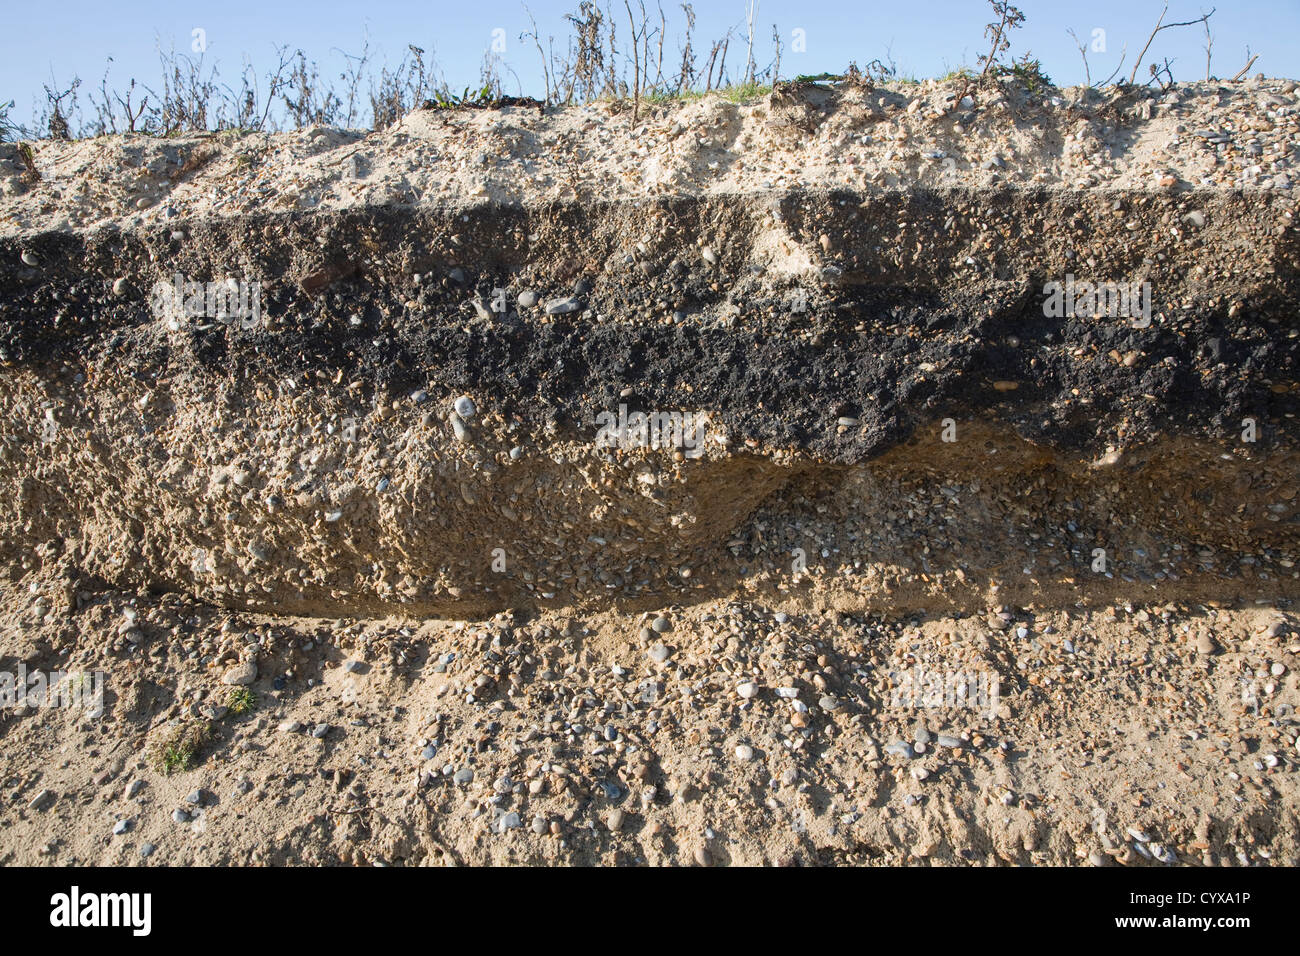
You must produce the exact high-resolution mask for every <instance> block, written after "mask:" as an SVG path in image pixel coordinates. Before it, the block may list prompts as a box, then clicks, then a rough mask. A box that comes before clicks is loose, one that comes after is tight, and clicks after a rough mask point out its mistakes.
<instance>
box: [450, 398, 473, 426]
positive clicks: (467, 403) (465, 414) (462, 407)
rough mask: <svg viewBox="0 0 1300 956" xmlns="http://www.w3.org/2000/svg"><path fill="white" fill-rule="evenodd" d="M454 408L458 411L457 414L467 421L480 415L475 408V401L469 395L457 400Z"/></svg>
mask: <svg viewBox="0 0 1300 956" xmlns="http://www.w3.org/2000/svg"><path fill="white" fill-rule="evenodd" d="M454 407H455V409H456V414H457V415H459V416H460V417H461V418H463V419H465V420H466V421H468V420H469V419H471V418H473V417H474V416H475V415H476V414H478V409H477V408H475V407H474V400H473V399H472V398H470V397H469V396H468V395H462V396H461V397H460V398H458V399H456V404H455V406H454Z"/></svg>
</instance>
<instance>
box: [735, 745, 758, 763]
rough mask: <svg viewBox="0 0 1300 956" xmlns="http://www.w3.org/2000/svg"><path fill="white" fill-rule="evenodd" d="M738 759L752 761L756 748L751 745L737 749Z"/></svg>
mask: <svg viewBox="0 0 1300 956" xmlns="http://www.w3.org/2000/svg"><path fill="white" fill-rule="evenodd" d="M736 759H737V760H742V761H746V762H747V761H750V760H753V759H754V748H753V747H751V746H750V745H749V744H741V745H740V746H738V747H737V748H736Z"/></svg>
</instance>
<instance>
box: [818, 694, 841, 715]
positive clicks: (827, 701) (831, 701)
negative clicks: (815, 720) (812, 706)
mask: <svg viewBox="0 0 1300 956" xmlns="http://www.w3.org/2000/svg"><path fill="white" fill-rule="evenodd" d="M817 706H818V707H820V708H821V709H822V710H824V711H826V712H827V713H830V712H831V711H833V710H839V709H840V706H841V705H840V702H839V701H838V700H836V699H835V698H834V697H831V696H830V695H829V694H828V695H827V696H825V697H823V698H822V699H821V700H819V701H817Z"/></svg>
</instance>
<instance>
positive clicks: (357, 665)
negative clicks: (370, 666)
mask: <svg viewBox="0 0 1300 956" xmlns="http://www.w3.org/2000/svg"><path fill="white" fill-rule="evenodd" d="M364 666H365V665H364V664H362V663H361V662H360V661H357V660H346V661H344V662H343V669H344V670H345V671H347V672H348V673H349V674H355V673H357V671H359V670H361V668H363V667H364Z"/></svg>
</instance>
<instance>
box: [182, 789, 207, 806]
mask: <svg viewBox="0 0 1300 956" xmlns="http://www.w3.org/2000/svg"><path fill="white" fill-rule="evenodd" d="M185 802H186V803H202V802H203V790H202V789H201V788H200V789H197V790H191V791H190V792H189V795H188V796H187V797H186V798H185Z"/></svg>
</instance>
